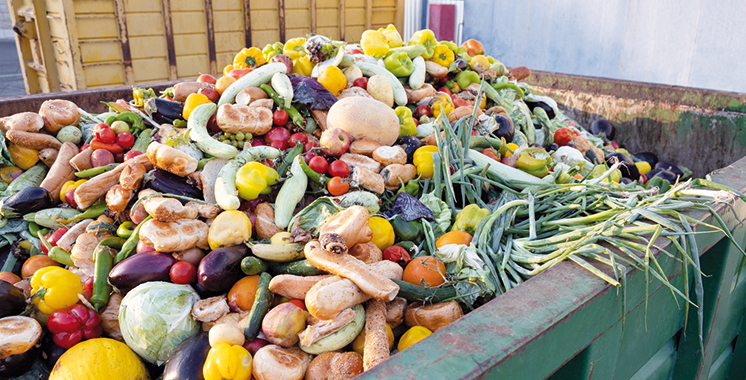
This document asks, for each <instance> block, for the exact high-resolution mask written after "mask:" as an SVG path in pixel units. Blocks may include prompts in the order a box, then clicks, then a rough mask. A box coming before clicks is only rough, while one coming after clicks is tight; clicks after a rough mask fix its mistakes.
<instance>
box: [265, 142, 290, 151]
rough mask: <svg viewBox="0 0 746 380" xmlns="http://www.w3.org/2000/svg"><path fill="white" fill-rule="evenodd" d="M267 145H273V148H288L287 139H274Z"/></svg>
mask: <svg viewBox="0 0 746 380" xmlns="http://www.w3.org/2000/svg"><path fill="white" fill-rule="evenodd" d="M269 146H271V147H273V148H275V149H279V150H285V149H287V148H288V142H287V141H280V140H275V141H272V142H271V143H269Z"/></svg>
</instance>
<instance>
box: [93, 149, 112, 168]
mask: <svg viewBox="0 0 746 380" xmlns="http://www.w3.org/2000/svg"><path fill="white" fill-rule="evenodd" d="M91 163H92V164H93V167H94V168H95V167H98V166H104V165H109V164H113V163H114V155H113V154H112V153H111V152H109V151H108V150H106V149H96V150H94V151H93V154H91Z"/></svg>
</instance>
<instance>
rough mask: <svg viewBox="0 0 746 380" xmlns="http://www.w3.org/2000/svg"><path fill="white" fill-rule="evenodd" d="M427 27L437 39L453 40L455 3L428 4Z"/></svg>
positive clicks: (454, 32)
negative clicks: (428, 16) (428, 17)
mask: <svg viewBox="0 0 746 380" xmlns="http://www.w3.org/2000/svg"><path fill="white" fill-rule="evenodd" d="M428 27H429V28H430V29H431V30H432V31H433V33H435V38H436V39H437V40H438V41H455V40H456V4H430V20H428Z"/></svg>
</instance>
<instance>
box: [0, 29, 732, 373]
mask: <svg viewBox="0 0 746 380" xmlns="http://www.w3.org/2000/svg"><path fill="white" fill-rule="evenodd" d="M529 74H530V71H528V69H526V68H516V69H512V70H507V69H506V67H505V66H504V65H503V64H502V63H500V62H499V61H497V60H495V59H494V58H492V57H490V56H485V55H484V50H483V48H482V46H481V44H480V43H479V42H477V41H474V40H469V41H466V42H465V43H464V44H463V45H462V46H457V45H455V44H454V43H452V42H447V41H436V39H435V37H434V35H433V32H432V31H430V30H422V31H418V32H416V33H415V34H414V36H413V37H412V38H411V39H410V40H409V41H408V42H406V44H405V43H404V41H402V38H401V36H400V35H399V33H398V32H397V31H396V28H394V27H393V26H391V25H390V26H389V27H387V28H385V29H380V30H368V31H366V32H365V33H363V35H362V39H361V42H360V44H354V45H352V44H346V43H344V42H341V41H333V40H331V39H329V38H326V37H324V36H320V35H315V36H311V37H308V38H294V39H291V40H289V41H287V42H286V43H284V44H283V43H280V42H278V43H275V44H271V45H267V46H266V47H264V49H261V50H260V49H258V48H255V47H252V48H248V49H243V50H242V51H241V52H239V53H238V54H237V55H236V57H235V59H234V61H233V64H231V65H229V66H228V67H226V68H225V70H224V75H223V76H221V77H220V78H219V79H216V78H215V77H213V76H211V75H201V76H200V77H199V78H198V79H197V80H196V81H194V82H183V83H179V84H177V85H175V86H173V87H172V88H169V89H167V90H166V91H164V92H163V93H162V94H160V95H157V94H156V93H155V92H154V91H153V90H152V89H142V88H134V90H133V99H132V100H131V101H125V100H121V99H120V100H117V101H116V102H112V103H107V105H108V107H109V111H108V112H106V113H102V114H90V113H88V112H86V111H85V110H81V109H79V108H78V106H77V105H75V104H73V103H71V102H69V101H65V100H50V101H47V102H45V103H44V104H43V105H42V106H41V108H40V109H39V111H38V112H36V113H33V112H25V113H19V114H16V115H12V116H8V117H5V118H3V119H2V120H1V121H0V123H1V124H0V128H1V129H2V131H3V134H0V150H1V151H2V152H1V153H2V154H1V155H0V162H1V163H2V166H3V167H2V169H0V179H2V181H0V187H1V189H0V190H1V191H2V196H3V197H4V198H2V203H1V204H0V215H2V220H1V222H0V226H1V228H0V234H1V235H2V237H3V239H0V246H3V247H5V248H4V252H3V254H2V256H0V263H2V273H1V274H0V278H1V279H2V280H4V281H0V358H1V359H0V378H14V377H18V376H20V377H19V378H28V379H30V378H40V377H41V378H43V377H46V376H49V378H50V379H56V380H59V379H75V380H82V379H110V380H115V379H148V378H157V377H159V376H162V378H163V379H164V380H170V379H185V378H190V379H194V378H200V379H202V378H204V379H206V380H213V379H248V378H250V377H251V376H253V377H254V378H256V379H302V378H305V379H348V378H352V377H355V376H357V375H358V374H360V373H362V372H363V371H365V370H367V369H370V368H372V367H374V366H375V365H377V364H379V363H381V362H382V361H384V360H386V358H387V357H389V355H391V354H394V353H396V352H398V351H402V350H406V349H407V348H408V347H410V346H411V345H413V344H415V343H417V342H418V341H420V340H422V339H423V338H425V337H427V336H428V335H430V334H431V333H432V332H434V331H436V330H438V329H440V328H442V327H444V326H446V325H448V324H450V323H452V322H453V321H455V320H457V319H459V318H460V317H462V316H463V315H464V313H465V312H468V311H470V310H473V309H474V308H477V307H479V306H480V305H481V304H483V303H485V302H487V301H489V300H491V299H493V298H494V297H496V296H498V295H500V294H501V293H504V292H506V291H508V290H510V289H511V288H513V287H515V286H518V285H519V284H521V283H522V282H523V281H525V280H527V279H528V278H530V277H532V276H534V275H537V274H539V273H541V272H542V271H544V270H546V269H548V268H550V267H551V266H553V265H554V264H557V263H559V262H561V261H563V260H571V261H573V262H574V263H577V264H578V265H579V268H584V269H585V270H589V271H591V272H592V273H594V274H596V275H597V276H599V277H600V278H602V279H603V280H605V281H607V282H609V283H611V284H613V285H619V284H620V281H621V280H620V278H621V277H623V276H624V273H625V272H626V271H629V270H631V269H633V268H637V269H642V270H645V271H646V273H649V276H650V277H651V278H655V279H656V280H657V281H660V282H662V283H663V284H664V285H666V286H668V287H669V288H671V289H672V291H674V292H677V294H678V296H681V297H683V298H684V299H686V300H687V301H688V298H687V294H682V293H681V292H679V290H678V289H676V288H675V287H673V286H672V285H671V284H669V283H668V280H667V278H668V277H667V274H666V273H664V272H663V270H662V269H661V268H660V267H659V266H657V265H656V259H655V255H654V254H653V253H655V250H656V249H657V248H656V247H655V246H653V245H652V243H651V242H652V241H655V240H656V239H658V238H659V237H664V238H667V239H669V240H670V241H672V242H674V243H675V246H676V247H677V248H678V250H679V253H680V255H681V260H682V262H685V263H692V264H693V265H694V263H697V262H698V261H697V260H694V259H693V257H692V256H693V255H696V252H697V251H696V246H695V244H694V240H693V239H692V237H693V232H692V231H693V226H694V225H695V224H698V223H699V222H697V221H696V220H694V219H692V218H690V217H689V216H687V215H686V214H685V213H684V212H686V211H687V210H691V209H710V210H712V209H711V208H710V206H709V205H708V204H707V202H709V201H712V200H717V201H731V200H734V199H735V198H736V195H735V194H734V193H733V192H731V191H729V190H728V189H725V188H723V187H722V186H719V185H717V184H714V183H711V182H709V181H705V180H702V179H699V180H692V179H690V178H689V177H690V172H689V171H688V170H687V169H686V168H683V167H680V166H677V165H675V164H672V163H668V162H661V161H658V160H657V158H656V156H655V155H654V154H651V153H640V154H635V155H633V154H630V152H627V151H625V150H624V149H622V148H619V147H618V146H617V145H616V144H615V143H614V142H613V139H614V137H615V136H614V135H615V131H614V127H613V126H612V125H611V124H610V123H609V122H608V121H605V120H599V121H597V122H595V123H593V125H592V126H590V128H588V129H584V128H582V127H581V126H579V125H578V124H577V123H576V122H574V121H573V120H570V119H569V118H567V116H566V115H565V114H563V113H562V112H561V111H560V110H559V109H558V107H557V104H556V103H555V102H554V101H553V100H552V99H550V98H548V97H544V96H541V95H539V94H536V93H535V92H534V91H533V90H532V88H531V87H530V86H528V85H527V84H525V83H523V82H521V81H522V80H523V79H524V78H526V77H527V76H528V75H529ZM707 188H709V189H707ZM713 213H714V212H713ZM715 216H716V219H717V220H718V221H720V219H719V218H717V215H716V214H715ZM720 223H721V225H720V226H719V227H720V228H722V229H724V230H725V231H726V232H727V228H726V227H724V226H723V225H722V221H720ZM710 227H712V226H710ZM694 273H696V275H695V279H697V280H698V279H699V278H700V273H699V272H698V271H696V270H695V271H694ZM695 284H696V285H697V286H701V282H699V281H696V282H695ZM697 302H701V300H697ZM50 371H51V374H49V372H50ZM24 376H25V377H24Z"/></svg>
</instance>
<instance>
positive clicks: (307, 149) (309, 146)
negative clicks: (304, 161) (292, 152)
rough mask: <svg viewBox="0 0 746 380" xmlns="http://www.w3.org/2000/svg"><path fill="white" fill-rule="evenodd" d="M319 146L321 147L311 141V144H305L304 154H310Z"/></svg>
mask: <svg viewBox="0 0 746 380" xmlns="http://www.w3.org/2000/svg"><path fill="white" fill-rule="evenodd" d="M317 146H319V144H318V143H317V142H314V141H309V142H307V143H305V144H303V152H304V153H305V152H308V151H310V150H311V149H313V148H315V147H317Z"/></svg>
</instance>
